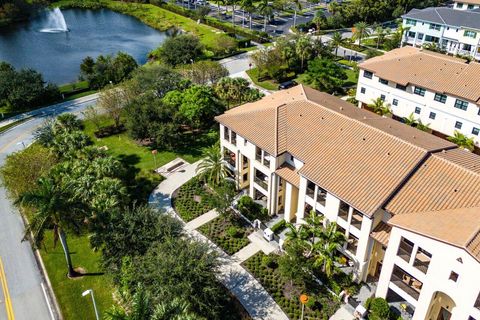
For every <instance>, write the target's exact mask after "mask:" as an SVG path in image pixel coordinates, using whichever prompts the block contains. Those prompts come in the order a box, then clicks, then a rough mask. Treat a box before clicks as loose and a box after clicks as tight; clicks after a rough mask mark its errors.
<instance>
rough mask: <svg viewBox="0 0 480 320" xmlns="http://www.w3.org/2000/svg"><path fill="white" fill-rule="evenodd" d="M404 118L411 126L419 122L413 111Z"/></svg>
mask: <svg viewBox="0 0 480 320" xmlns="http://www.w3.org/2000/svg"><path fill="white" fill-rule="evenodd" d="M403 120H404V121H405V124H406V125H408V126H410V127H415V126H417V124H418V122H417V119H415V117H414V116H413V112H412V113H410V115H409V116H408V117H405V118H403Z"/></svg>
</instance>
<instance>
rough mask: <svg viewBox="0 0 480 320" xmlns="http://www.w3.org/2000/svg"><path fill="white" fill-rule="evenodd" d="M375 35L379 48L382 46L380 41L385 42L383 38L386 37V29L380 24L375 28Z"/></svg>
mask: <svg viewBox="0 0 480 320" xmlns="http://www.w3.org/2000/svg"><path fill="white" fill-rule="evenodd" d="M375 35H376V36H377V49H378V47H379V46H380V42H382V43H383V40H384V39H385V29H383V28H382V27H381V26H378V27H377V28H376V29H375Z"/></svg>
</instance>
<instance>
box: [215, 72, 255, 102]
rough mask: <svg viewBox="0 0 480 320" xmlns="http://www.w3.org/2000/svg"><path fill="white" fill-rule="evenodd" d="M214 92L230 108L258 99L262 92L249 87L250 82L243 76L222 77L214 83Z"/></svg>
mask: <svg viewBox="0 0 480 320" xmlns="http://www.w3.org/2000/svg"><path fill="white" fill-rule="evenodd" d="M215 93H216V94H217V96H218V97H219V98H220V99H222V100H223V101H225V102H226V104H227V106H228V107H229V108H230V107H232V106H237V105H239V104H242V103H245V102H252V101H256V100H258V99H260V98H261V97H262V96H263V94H262V93H260V91H259V90H258V89H256V88H250V83H249V82H248V81H247V80H245V79H244V78H228V77H226V78H223V79H221V80H220V81H219V82H218V83H217V84H216V85H215Z"/></svg>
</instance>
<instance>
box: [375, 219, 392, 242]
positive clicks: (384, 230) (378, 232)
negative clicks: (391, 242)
mask: <svg viewBox="0 0 480 320" xmlns="http://www.w3.org/2000/svg"><path fill="white" fill-rule="evenodd" d="M391 231H392V227H391V226H389V225H388V224H386V223H385V222H383V221H380V223H379V224H378V225H377V226H376V227H375V228H374V229H373V231H372V232H371V233H370V236H371V237H372V238H373V239H375V240H377V241H378V242H380V243H381V244H383V245H384V246H388V239H389V238H390V232H391Z"/></svg>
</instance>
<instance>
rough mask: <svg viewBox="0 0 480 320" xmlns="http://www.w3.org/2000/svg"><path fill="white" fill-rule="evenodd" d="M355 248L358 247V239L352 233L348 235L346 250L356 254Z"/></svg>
mask: <svg viewBox="0 0 480 320" xmlns="http://www.w3.org/2000/svg"><path fill="white" fill-rule="evenodd" d="M357 248H358V239H357V238H356V237H354V236H353V235H350V236H349V237H348V240H347V250H348V251H350V252H351V253H352V254H356V253H357Z"/></svg>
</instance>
